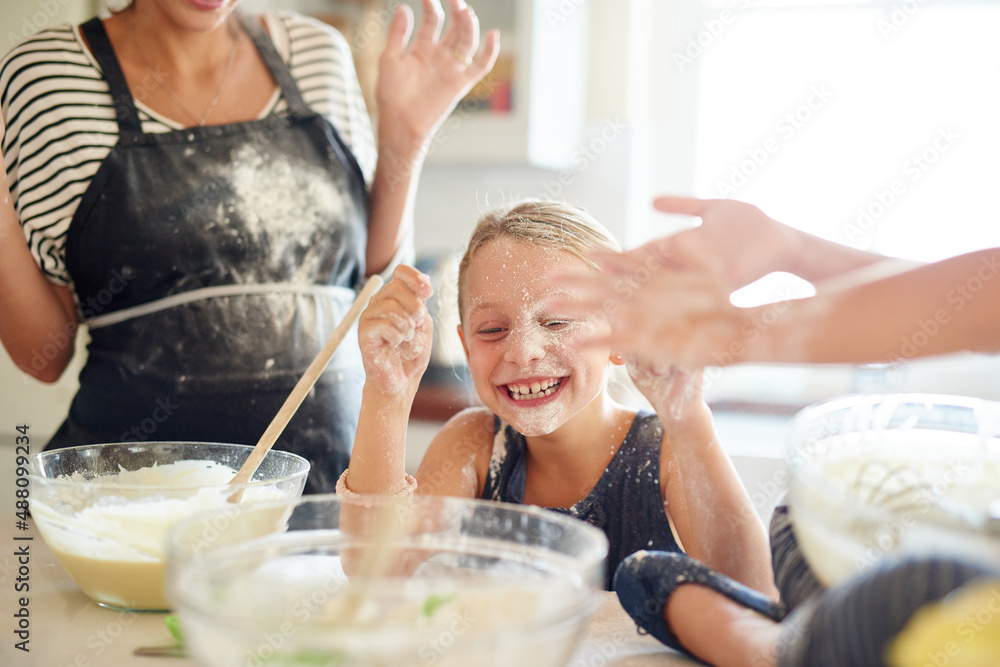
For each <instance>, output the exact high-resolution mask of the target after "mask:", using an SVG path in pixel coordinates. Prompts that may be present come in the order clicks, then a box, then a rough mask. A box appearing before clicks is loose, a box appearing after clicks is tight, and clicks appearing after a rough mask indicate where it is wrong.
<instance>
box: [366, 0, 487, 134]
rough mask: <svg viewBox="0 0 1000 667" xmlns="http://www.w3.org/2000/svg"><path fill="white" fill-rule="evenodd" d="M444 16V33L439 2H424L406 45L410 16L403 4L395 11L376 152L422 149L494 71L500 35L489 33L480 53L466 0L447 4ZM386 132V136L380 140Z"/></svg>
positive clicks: (382, 63)
mask: <svg viewBox="0 0 1000 667" xmlns="http://www.w3.org/2000/svg"><path fill="white" fill-rule="evenodd" d="M448 14H449V23H448V28H447V29H446V30H445V31H444V32H443V33H442V32H441V28H442V25H443V23H444V13H443V11H442V9H441V4H440V2H439V0H423V18H422V20H421V22H420V25H419V26H418V27H417V31H416V33H415V34H414V36H413V40H412V41H410V40H409V37H410V33H411V31H412V30H413V13H412V12H411V10H410V8H409V7H408V6H406V5H400V6H399V7H397V8H396V13H395V14H394V15H393V18H392V23H391V24H390V26H389V36H388V42H387V43H386V47H385V51H383V53H382V57H381V59H380V60H379V78H378V85H377V88H376V99H377V101H378V106H379V116H380V118H381V119H382V120H383V122H382V123H380V139H382V140H383V141H382V145H381V146H380V148H382V147H384V146H385V139H388V140H389V141H390V142H392V141H400V142H404V144H403V148H406V149H409V148H412V146H413V145H423V143H424V142H426V141H427V140H428V139H430V137H431V136H432V135H433V134H434V132H435V131H436V130H437V128H438V126H439V125H440V124H441V122H442V121H443V120H444V119H445V118H446V117H447V116H448V114H449V113H451V110H452V109H454V107H455V105H456V104H457V103H458V101H459V100H461V99H462V98H463V97H464V96H465V95H466V94H467V93H468V92H469V91H470V90H472V88H473V86H475V85H476V83H477V82H479V80H480V79H482V78H483V77H484V76H485V75H486V74H487V73H488V72H489V71H490V70H492V69H493V64H494V63H495V62H496V59H497V54H498V53H499V52H500V34H499V33H498V32H497V31H496V30H492V31H490V32H489V33H488V34H487V35H486V38H485V40H484V43H483V45H482V48H481V49H480V44H479V19H478V18H476V13H475V11H474V10H473V9H472V8H471V7H469V6H468V5H467V4H466V2H465V0H448ZM407 42H409V44H407ZM385 133H388V134H389V136H388V137H383V136H382V135H383V134H385Z"/></svg>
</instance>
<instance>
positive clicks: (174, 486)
mask: <svg viewBox="0 0 1000 667" xmlns="http://www.w3.org/2000/svg"><path fill="white" fill-rule="evenodd" d="M252 449H253V448H252V447H248V446H246V445H229V444H218V443H194V442H139V443H116V444H104V445H84V446H80V447H67V448H65V449H54V450H51V451H46V452H42V453H41V454H36V455H34V456H32V457H31V458H30V460H29V470H30V474H29V480H30V508H31V516H32V519H33V520H34V521H35V523H36V524H37V526H38V530H39V532H40V533H41V534H42V537H43V538H44V540H45V542H46V544H47V545H48V546H49V548H50V549H52V551H53V553H54V554H55V556H56V558H57V559H58V560H59V562H60V564H61V565H62V566H63V568H65V570H66V572H68V573H69V575H70V576H71V577H72V578H73V580H74V581H75V582H76V584H77V585H78V586H79V587H80V588H81V589H82V590H83V592H84V593H86V594H87V595H88V596H90V598H91V599H92V600H94V601H95V602H97V603H98V604H100V605H103V606H106V607H112V608H116V609H131V610H142V611H160V610H166V609H167V608H168V603H167V599H166V595H165V593H164V580H165V579H164V578H165V572H164V562H165V554H166V550H165V538H166V532H167V529H168V528H169V527H170V526H171V525H172V524H173V523H174V522H175V521H177V520H178V519H179V518H181V517H184V516H187V515H190V514H195V513H197V512H199V511H203V510H205V509H208V508H211V507H220V508H222V509H224V510H232V509H233V507H232V504H231V503H229V502H228V499H229V498H230V497H231V496H232V495H233V493H234V492H236V491H239V490H241V489H242V490H243V494H242V498H241V500H240V502H241V503H244V504H245V503H253V502H260V501H262V500H263V501H272V502H273V501H276V500H282V499H295V498H298V497H299V496H301V494H302V488H303V486H304V485H305V480H306V476H307V475H308V473H309V462H308V461H307V460H305V459H304V458H302V457H301V456H298V455H296V454H291V453H289V452H283V451H276V450H272V451H271V452H269V453H268V454H267V456H266V457H265V458H264V461H263V462H262V464H261V466H260V468H258V470H257V473H256V475H255V476H254V479H253V480H252V481H251V482H249V483H248V484H244V485H230V484H228V481H229V480H230V479H232V474H233V473H232V471H233V470H238V469H239V467H240V466H241V465H242V464H243V461H245V460H246V458H247V456H248V455H249V454H250V452H251V451H252Z"/></svg>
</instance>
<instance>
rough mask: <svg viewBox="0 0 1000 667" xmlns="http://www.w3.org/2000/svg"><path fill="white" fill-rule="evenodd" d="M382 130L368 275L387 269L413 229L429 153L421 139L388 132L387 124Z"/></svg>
mask: <svg viewBox="0 0 1000 667" xmlns="http://www.w3.org/2000/svg"><path fill="white" fill-rule="evenodd" d="M379 128H380V129H379V154H378V162H377V164H376V166H375V175H374V177H373V180H372V191H371V219H370V220H369V223H368V248H367V252H366V256H365V265H366V266H367V273H368V275H372V274H375V273H380V272H382V271H384V270H385V269H386V267H387V266H388V265H389V262H391V261H392V258H393V257H394V256H395V255H396V252H397V251H398V250H399V247H400V245H401V244H402V243H403V242H404V240H405V239H406V237H407V235H408V234H409V232H410V229H411V228H412V227H413V206H414V202H415V200H416V193H417V183H418V181H419V180H420V172H421V170H422V169H423V163H424V158H425V156H426V152H427V148H426V141H424V140H422V139H421V138H420V137H417V136H411V135H405V134H401V133H400V132H399V131H398V130H393V129H388V128H387V127H386V123H385V122H383V123H380V124H379Z"/></svg>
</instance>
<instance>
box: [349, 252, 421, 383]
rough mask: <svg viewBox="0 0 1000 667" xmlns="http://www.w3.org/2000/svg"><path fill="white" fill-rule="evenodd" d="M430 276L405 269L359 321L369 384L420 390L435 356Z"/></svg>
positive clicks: (370, 303) (398, 269)
mask: <svg viewBox="0 0 1000 667" xmlns="http://www.w3.org/2000/svg"><path fill="white" fill-rule="evenodd" d="M431 293H432V288H431V282H430V278H428V277H427V276H426V275H425V274H423V273H421V272H420V271H418V270H417V269H415V268H413V267H412V266H406V265H400V266H397V267H396V270H395V272H394V273H393V275H392V281H390V282H389V284H388V285H386V286H385V287H383V288H382V289H381V290H380V291H379V292H378V294H376V295H375V296H374V297H372V299H371V301H370V302H369V303H368V307H367V308H366V309H365V311H364V312H363V313H362V314H361V319H360V320H359V323H358V340H359V342H360V345H361V357H362V359H363V360H364V365H365V373H366V383H368V384H370V385H372V386H374V387H375V388H377V389H378V390H379V391H381V392H382V393H385V394H400V393H403V392H406V391H411V392H415V391H416V389H417V385H419V384H420V378H421V377H422V376H423V374H424V371H425V370H427V364H428V362H429V361H430V357H431V338H432V334H433V331H434V325H433V324H432V322H431V318H430V316H429V315H428V313H427V299H428V297H430V295H431Z"/></svg>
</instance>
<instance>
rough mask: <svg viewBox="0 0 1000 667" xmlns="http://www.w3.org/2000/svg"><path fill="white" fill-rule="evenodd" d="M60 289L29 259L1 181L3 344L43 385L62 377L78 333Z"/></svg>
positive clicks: (0, 334) (0, 325) (0, 333)
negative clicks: (43, 382) (58, 291)
mask: <svg viewBox="0 0 1000 667" xmlns="http://www.w3.org/2000/svg"><path fill="white" fill-rule="evenodd" d="M57 289H58V288H56V287H55V286H53V285H52V284H51V283H49V281H48V280H46V279H45V276H44V275H42V272H41V270H40V269H39V268H38V265H37V264H36V263H35V260H34V258H33V257H32V256H31V253H30V251H29V250H28V246H27V244H26V243H25V242H24V236H23V235H22V233H21V228H20V225H19V224H18V221H17V215H16V213H15V211H14V207H13V205H12V202H11V196H10V192H9V190H8V189H7V182H6V179H3V178H0V341H2V342H3V346H4V348H5V349H6V350H7V353H8V354H9V355H10V357H11V359H12V360H13V362H14V363H15V364H16V365H17V366H18V367H19V368H20V369H21V370H23V371H24V372H26V373H28V374H30V375H33V376H35V377H37V378H38V379H39V380H42V381H45V382H53V381H55V380H57V379H58V378H59V376H60V375H62V372H63V370H65V368H66V366H67V365H68V364H69V361H70V359H71V358H72V357H73V340H74V337H75V335H76V317H75V314H73V312H72V311H71V309H70V304H69V303H68V302H69V297H68V295H67V297H66V299H65V301H66V302H65V303H64V299H61V298H60V296H59V294H58V293H57ZM43 348H44V351H43Z"/></svg>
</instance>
